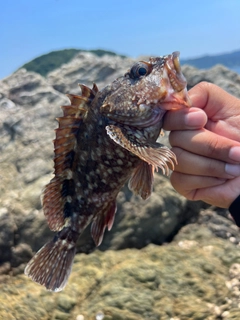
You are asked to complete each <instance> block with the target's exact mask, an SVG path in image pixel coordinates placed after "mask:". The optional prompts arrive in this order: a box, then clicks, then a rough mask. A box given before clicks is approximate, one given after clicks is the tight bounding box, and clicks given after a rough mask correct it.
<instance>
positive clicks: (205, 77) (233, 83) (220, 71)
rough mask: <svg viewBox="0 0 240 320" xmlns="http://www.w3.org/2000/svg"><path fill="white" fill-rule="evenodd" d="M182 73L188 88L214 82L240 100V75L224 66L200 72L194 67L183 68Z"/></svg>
mask: <svg viewBox="0 0 240 320" xmlns="http://www.w3.org/2000/svg"><path fill="white" fill-rule="evenodd" d="M182 71H183V73H184V75H185V77H186V79H187V82H188V88H189V89H190V88H192V87H193V86H195V85H196V84H197V83H199V82H201V81H207V82H212V83H215V84H216V85H218V86H219V87H221V88H223V89H224V90H226V91H227V92H229V93H230V94H232V95H234V96H236V97H238V98H240V90H239V88H240V75H239V74H238V73H236V72H233V71H231V70H229V69H228V68H226V67H224V66H222V65H216V66H214V67H212V68H211V69H205V70H198V69H196V68H194V67H192V66H187V65H186V66H183V67H182Z"/></svg>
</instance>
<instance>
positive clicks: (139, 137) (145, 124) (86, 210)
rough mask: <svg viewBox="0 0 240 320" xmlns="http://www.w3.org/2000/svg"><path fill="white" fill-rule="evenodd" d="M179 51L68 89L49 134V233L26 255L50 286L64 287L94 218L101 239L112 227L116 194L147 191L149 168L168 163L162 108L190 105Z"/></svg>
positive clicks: (31, 270) (31, 271) (30, 272)
mask: <svg viewBox="0 0 240 320" xmlns="http://www.w3.org/2000/svg"><path fill="white" fill-rule="evenodd" d="M178 56H179V53H178V52H174V53H172V54H170V55H167V56H164V57H159V58H151V59H150V60H149V61H148V62H145V61H139V62H137V63H135V64H134V65H133V66H132V67H131V68H130V69H129V70H128V71H127V72H126V73H125V74H124V75H123V76H122V77H119V78H118V79H116V80H114V81H113V82H112V83H111V84H109V85H108V86H106V87H105V88H103V89H102V90H100V91H99V90H98V88H97V86H96V84H94V85H93V88H92V89H90V88H88V87H86V86H85V85H80V87H81V90H82V94H81V95H79V96H78V95H71V94H69V95H68V97H69V99H70V102H71V104H70V105H68V106H63V107H62V110H63V116H62V117H60V118H58V122H59V127H58V128H57V129H56V130H55V131H56V138H55V140H54V150H55V157H54V169H55V170H54V178H53V179H52V180H51V181H50V182H49V184H48V185H47V186H46V187H45V189H44V191H43V211H44V214H45V217H46V219H47V222H48V225H49V228H50V229H51V230H53V231H55V232H57V233H56V235H55V237H54V239H53V240H52V241H50V242H48V243H47V244H46V245H45V246H43V247H42V248H41V249H40V250H39V251H38V252H37V253H36V254H35V255H34V256H33V258H32V259H31V260H30V262H29V263H28V265H27V266H26V269H25V274H26V275H27V276H29V277H30V278H32V279H33V280H34V281H36V282H37V283H39V284H41V285H44V286H45V287H46V288H47V289H48V290H52V291H60V290H62V289H63V288H64V287H65V285H66V283H67V280H68V277H69V275H70V272H71V267H72V263H73V259H74V255H75V253H76V242H77V240H78V238H79V236H80V235H81V233H82V232H83V230H84V229H85V228H86V227H87V226H88V224H90V223H91V234H92V237H93V239H94V241H95V244H96V245H97V246H98V245H100V244H101V242H102V239H103V235H104V232H105V229H106V228H108V230H110V229H111V227H112V225H113V222H114V217H115V213H116V210H117V206H116V197H117V195H118V193H119V191H120V190H121V188H122V187H123V186H124V184H125V183H126V182H127V181H128V180H129V188H130V189H131V190H132V191H133V192H134V193H136V194H139V195H140V196H141V197H142V198H143V199H147V198H149V197H150V195H151V192H152V188H153V180H154V176H153V174H154V171H155V170H158V168H160V169H162V171H163V173H168V172H169V166H170V167H171V168H172V169H173V167H174V162H176V157H175V155H174V154H173V153H172V151H171V150H169V149H168V148H167V147H165V146H163V145H161V144H159V143H158V142H156V141H157V139H158V137H159V134H160V131H161V128H162V122H163V116H164V114H165V112H166V111H167V110H170V109H179V108H185V107H189V106H190V101H189V98H188V95H187V90H186V80H185V78H184V76H183V75H182V73H181V69H180V65H179V60H178Z"/></svg>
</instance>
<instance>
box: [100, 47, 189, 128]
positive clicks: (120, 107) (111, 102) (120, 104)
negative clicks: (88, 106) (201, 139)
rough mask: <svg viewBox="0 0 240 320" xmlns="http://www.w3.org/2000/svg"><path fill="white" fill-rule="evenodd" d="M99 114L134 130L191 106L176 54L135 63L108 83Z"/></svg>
mask: <svg viewBox="0 0 240 320" xmlns="http://www.w3.org/2000/svg"><path fill="white" fill-rule="evenodd" d="M109 92H110V94H108V95H107V97H106V99H105V100H104V102H103V104H102V106H101V108H100V111H101V112H102V113H103V114H104V115H106V116H107V117H109V118H110V119H112V120H114V121H117V122H120V123H123V124H126V125H134V126H137V127H148V126H150V125H154V124H156V123H157V122H159V121H161V120H162V118H163V116H164V114H165V112H166V111H167V110H172V109H180V108H186V107H190V106H191V101H190V99H189V97H188V93H187V81H186V79H185V77H184V75H183V74H182V71H181V67H180V62H179V52H173V53H172V54H169V55H166V56H162V57H156V58H150V60H149V61H148V62H146V61H139V62H136V63H135V64H134V65H133V66H132V67H131V69H130V70H128V72H127V73H126V74H125V75H124V76H123V77H120V78H118V79H116V80H115V81H114V82H113V83H112V84H111V90H110V91H109Z"/></svg>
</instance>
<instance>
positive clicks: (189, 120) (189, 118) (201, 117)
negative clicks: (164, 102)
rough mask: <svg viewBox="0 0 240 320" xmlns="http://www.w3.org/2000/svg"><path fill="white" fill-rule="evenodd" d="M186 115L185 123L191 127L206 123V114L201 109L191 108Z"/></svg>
mask: <svg viewBox="0 0 240 320" xmlns="http://www.w3.org/2000/svg"><path fill="white" fill-rule="evenodd" d="M189 111H190V112H188V113H187V114H186V115H185V124H186V125H187V126H188V127H191V128H199V127H200V128H201V127H203V126H204V125H205V124H206V115H205V113H204V111H202V110H201V109H198V110H191V109H190V110H189Z"/></svg>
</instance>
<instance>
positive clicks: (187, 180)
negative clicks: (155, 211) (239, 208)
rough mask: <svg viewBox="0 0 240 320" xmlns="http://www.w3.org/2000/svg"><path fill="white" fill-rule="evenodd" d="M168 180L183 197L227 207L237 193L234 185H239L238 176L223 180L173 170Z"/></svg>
mask: <svg viewBox="0 0 240 320" xmlns="http://www.w3.org/2000/svg"><path fill="white" fill-rule="evenodd" d="M170 180H171V183H172V186H173V187H174V189H175V190H176V191H177V192H178V193H180V194H181V195H183V196H184V197H185V198H187V199H189V200H192V201H197V200H202V201H204V202H206V203H209V204H211V205H216V206H218V207H221V208H229V206H230V205H231V203H232V202H233V201H234V200H235V199H236V198H237V196H238V195H239V189H238V188H237V187H236V186H239V185H240V177H237V178H234V179H231V180H226V181H225V180H219V179H217V178H212V177H203V176H195V175H187V174H183V173H179V172H173V173H172V175H171V178H170Z"/></svg>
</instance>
